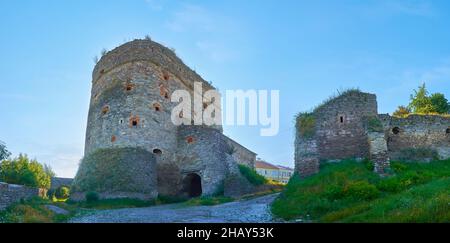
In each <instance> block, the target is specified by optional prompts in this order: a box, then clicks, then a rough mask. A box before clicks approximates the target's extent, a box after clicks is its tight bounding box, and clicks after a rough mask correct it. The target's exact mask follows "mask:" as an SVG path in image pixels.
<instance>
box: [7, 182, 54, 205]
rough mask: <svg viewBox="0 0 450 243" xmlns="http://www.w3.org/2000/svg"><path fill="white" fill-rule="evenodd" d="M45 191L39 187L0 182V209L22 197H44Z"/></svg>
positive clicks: (24, 198) (25, 198)
mask: <svg viewBox="0 0 450 243" xmlns="http://www.w3.org/2000/svg"><path fill="white" fill-rule="evenodd" d="M46 193H47V190H45V189H41V188H31V187H27V186H22V185H14V184H8V183H4V182H0V210H3V209H5V208H6V207H8V206H9V205H11V204H13V203H16V202H19V201H20V200H22V199H23V200H27V199H31V198H33V197H44V196H45V194H46Z"/></svg>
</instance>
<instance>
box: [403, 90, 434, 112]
mask: <svg viewBox="0 0 450 243" xmlns="http://www.w3.org/2000/svg"><path fill="white" fill-rule="evenodd" d="M408 108H409V109H410V110H411V111H412V112H413V113H422V114H428V113H432V112H433V111H434V110H433V104H432V103H431V99H430V97H429V96H428V90H427V88H426V87H425V83H424V84H422V86H419V89H418V90H414V94H413V95H411V97H410V103H409V105H408Z"/></svg>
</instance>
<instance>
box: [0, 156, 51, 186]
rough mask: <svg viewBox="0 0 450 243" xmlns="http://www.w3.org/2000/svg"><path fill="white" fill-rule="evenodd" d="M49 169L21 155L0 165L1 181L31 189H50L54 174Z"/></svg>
mask: <svg viewBox="0 0 450 243" xmlns="http://www.w3.org/2000/svg"><path fill="white" fill-rule="evenodd" d="M49 168H50V167H48V166H46V167H44V166H43V165H42V164H40V163H39V162H37V161H36V160H34V159H33V160H30V159H29V158H28V157H27V155H22V154H20V155H19V157H17V158H14V159H12V160H4V161H2V162H1V163H0V180H1V181H4V182H7V183H11V184H19V185H25V186H29V187H39V188H50V183H51V174H54V173H53V172H52V171H50V170H49Z"/></svg>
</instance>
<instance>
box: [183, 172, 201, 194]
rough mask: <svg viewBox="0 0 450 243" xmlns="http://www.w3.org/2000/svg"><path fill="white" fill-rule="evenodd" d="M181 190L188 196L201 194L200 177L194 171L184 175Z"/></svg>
mask: <svg viewBox="0 0 450 243" xmlns="http://www.w3.org/2000/svg"><path fill="white" fill-rule="evenodd" d="M183 189H184V190H183V191H184V192H185V193H186V195H187V196H188V197H199V196H201V195H202V178H201V177H200V176H199V175H197V174H196V173H190V174H188V175H186V177H185V178H184V180H183Z"/></svg>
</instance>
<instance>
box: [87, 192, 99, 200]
mask: <svg viewBox="0 0 450 243" xmlns="http://www.w3.org/2000/svg"><path fill="white" fill-rule="evenodd" d="M85 197H86V202H88V203H90V202H96V201H98V199H99V196H98V193H97V192H87V193H86V195H85Z"/></svg>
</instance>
